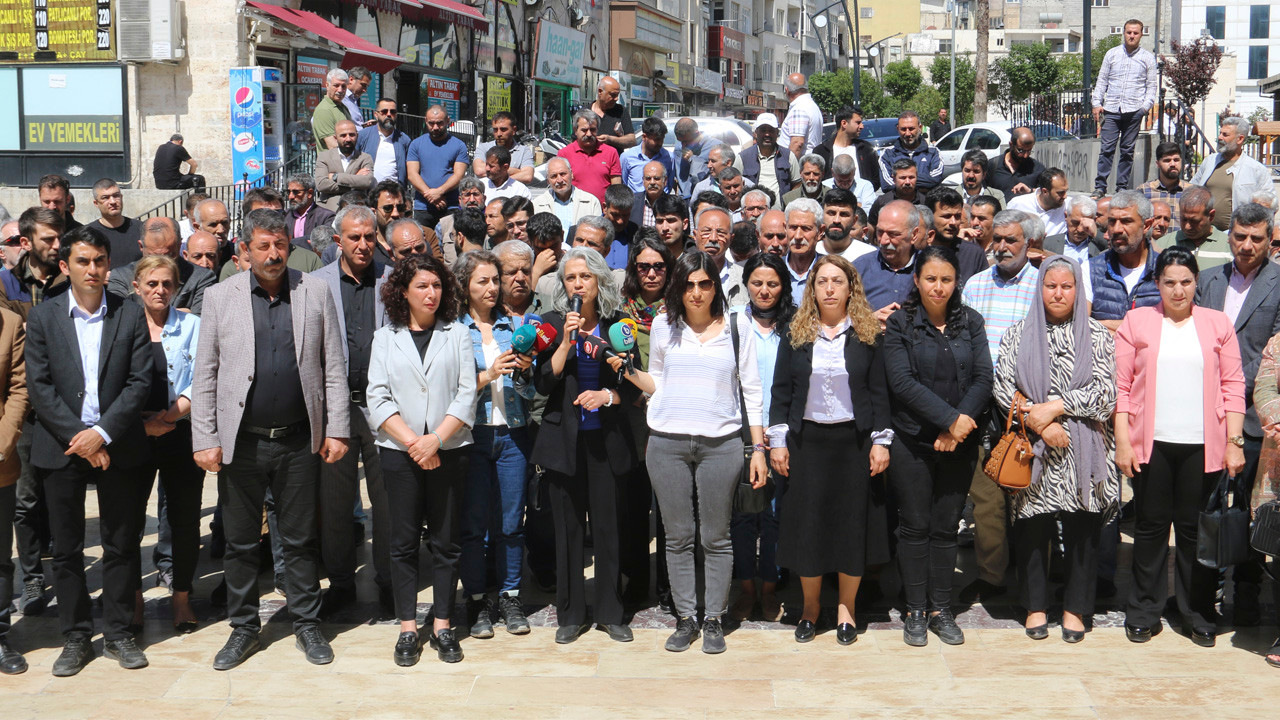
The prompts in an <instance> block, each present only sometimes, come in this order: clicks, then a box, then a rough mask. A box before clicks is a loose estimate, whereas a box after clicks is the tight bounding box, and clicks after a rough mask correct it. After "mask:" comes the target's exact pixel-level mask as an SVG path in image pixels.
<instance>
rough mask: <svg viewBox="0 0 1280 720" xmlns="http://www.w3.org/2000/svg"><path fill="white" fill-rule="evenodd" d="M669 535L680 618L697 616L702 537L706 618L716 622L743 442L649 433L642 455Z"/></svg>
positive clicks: (723, 602) (725, 590)
mask: <svg viewBox="0 0 1280 720" xmlns="http://www.w3.org/2000/svg"><path fill="white" fill-rule="evenodd" d="M645 459H646V462H647V463H648V465H649V473H650V477H651V481H652V482H653V491H654V493H655V494H656V495H657V496H658V506H659V507H661V508H662V520H663V524H664V526H665V527H666V531H667V568H668V571H669V572H670V573H671V596H672V601H673V602H674V604H675V606H676V612H677V613H679V615H680V617H694V615H695V614H696V613H697V609H698V607H697V598H696V593H697V589H696V587H697V568H696V567H695V561H694V547H693V545H694V539H695V537H697V536H698V535H699V534H701V537H702V551H703V566H704V575H705V585H704V588H703V607H704V608H705V609H706V617H708V618H719V617H720V616H721V615H723V614H724V612H725V609H726V606H727V605H728V602H729V583H730V581H731V579H732V577H733V543H732V541H731V540H730V538H729V520H730V516H731V515H732V514H733V493H734V490H735V488H736V487H737V485H738V480H739V479H740V478H741V476H742V438H741V437H740V436H739V435H738V434H737V433H734V434H732V435H726V436H725V437H722V438H705V437H697V436H692V435H668V434H666V433H658V432H653V433H650V435H649V447H648V451H647V452H646V454H645Z"/></svg>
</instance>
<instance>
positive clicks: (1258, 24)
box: [1249, 5, 1271, 40]
mask: <svg viewBox="0 0 1280 720" xmlns="http://www.w3.org/2000/svg"><path fill="white" fill-rule="evenodd" d="M1270 25H1271V6H1270V5H1254V6H1253V7H1251V8H1249V39H1250V40H1266V39H1267V38H1268V37H1269V36H1270V34H1271V32H1270V30H1271V28H1270Z"/></svg>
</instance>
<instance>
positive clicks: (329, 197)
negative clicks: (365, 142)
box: [316, 148, 375, 212]
mask: <svg viewBox="0 0 1280 720" xmlns="http://www.w3.org/2000/svg"><path fill="white" fill-rule="evenodd" d="M366 168H368V170H369V174H368V175H357V174H356V173H358V172H360V171H361V170H364V169H366ZM330 176H332V177H330ZM374 182H375V181H374V179H373V158H372V157H370V156H369V153H357V154H356V159H355V160H352V161H351V164H350V165H348V166H347V169H346V170H343V169H342V154H341V153H339V152H338V149H337V148H333V149H331V150H325V151H324V152H322V153H320V154H319V155H317V156H316V204H317V205H320V206H322V207H325V208H328V209H329V210H332V211H333V212H337V211H338V198H339V197H341V195H342V194H343V193H345V192H349V191H351V190H366V191H367V190H369V189H370V188H372V187H373V185H374Z"/></svg>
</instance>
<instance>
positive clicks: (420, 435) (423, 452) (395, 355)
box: [366, 255, 476, 667]
mask: <svg viewBox="0 0 1280 720" xmlns="http://www.w3.org/2000/svg"><path fill="white" fill-rule="evenodd" d="M382 302H383V304H384V305H385V306H386V309H387V318H388V320H389V321H390V324H388V325H386V326H385V327H383V328H381V329H379V330H378V331H377V332H376V333H374V335H373V348H372V352H371V354H370V361H369V389H368V392H367V393H366V397H367V399H368V402H369V414H370V416H371V418H372V421H373V425H374V426H376V427H377V428H378V441H377V444H378V447H379V457H380V458H381V460H382V477H383V482H384V483H385V484H386V488H387V498H388V501H389V505H390V518H391V587H392V595H393V596H394V598H395V607H396V615H397V617H398V618H399V619H400V637H399V639H398V640H397V642H396V647H395V661H396V664H397V665H401V666H406V667H407V666H410V665H414V664H415V663H417V662H418V658H419V657H420V656H421V654H422V643H421V642H420V641H419V639H418V625H417V617H418V612H417V602H418V546H419V540H420V537H421V529H422V526H423V524H424V521H425V524H426V526H427V528H428V545H429V546H430V548H431V556H432V562H433V571H432V582H431V586H432V588H433V590H434V593H435V605H434V608H433V611H432V615H433V616H434V618H435V624H434V627H433V628H432V632H431V635H430V637H429V641H430V644H431V647H432V648H434V649H435V650H436V653H437V654H438V655H439V657H440V659H441V660H443V661H445V662H458V661H460V660H462V649H461V648H460V647H459V646H458V641H457V639H456V638H455V637H454V634H453V630H452V628H451V627H450V623H449V619H450V615H451V612H452V609H453V596H454V593H455V592H456V591H457V585H458V556H459V554H460V553H461V550H460V548H459V544H458V535H459V521H460V513H461V507H462V496H463V486H464V482H465V480H466V476H467V465H466V451H465V450H463V449H462V448H463V447H464V446H466V445H470V444H471V425H472V423H473V422H474V419H475V406H476V373H475V360H474V357H473V351H472V347H471V331H470V330H468V329H467V327H466V326H465V325H463V324H462V323H460V322H457V308H458V303H457V299H456V297H455V295H454V279H453V274H452V273H450V272H449V269H448V268H447V267H445V266H444V264H443V263H441V262H440V261H439V260H436V259H435V258H434V257H432V256H430V255H413V256H409V257H407V258H404V259H403V260H401V261H400V263H399V264H397V265H396V269H395V270H394V271H393V272H392V273H391V276H390V277H388V278H387V281H386V283H385V284H384V285H383V287H382Z"/></svg>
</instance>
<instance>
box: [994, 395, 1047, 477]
mask: <svg viewBox="0 0 1280 720" xmlns="http://www.w3.org/2000/svg"><path fill="white" fill-rule="evenodd" d="M1026 403H1027V399H1026V398H1025V397H1023V395H1022V393H1020V392H1014V394H1013V403H1011V404H1010V406H1009V415H1008V417H1006V418H1005V421H1004V434H1003V435H1001V436H1000V442H998V443H996V446H995V447H994V448H992V449H991V454H990V455H988V456H987V464H986V465H984V466H983V468H982V470H983V472H985V473H986V474H987V477H989V478H991V479H992V480H994V481H995V483H996V484H997V485H999V486H1000V487H1002V488H1004V489H1006V490H1022V489H1023V488H1026V487H1030V485H1031V463H1032V462H1033V461H1034V460H1035V457H1036V456H1035V452H1034V450H1033V449H1032V446H1031V440H1030V439H1029V438H1028V437H1027V425H1026V420H1027V411H1026V410H1024V409H1023V406H1025V405H1026ZM1015 412H1016V413H1017V414H1018V423H1017V426H1016V427H1015V426H1014V422H1013V415H1014V413H1015Z"/></svg>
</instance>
